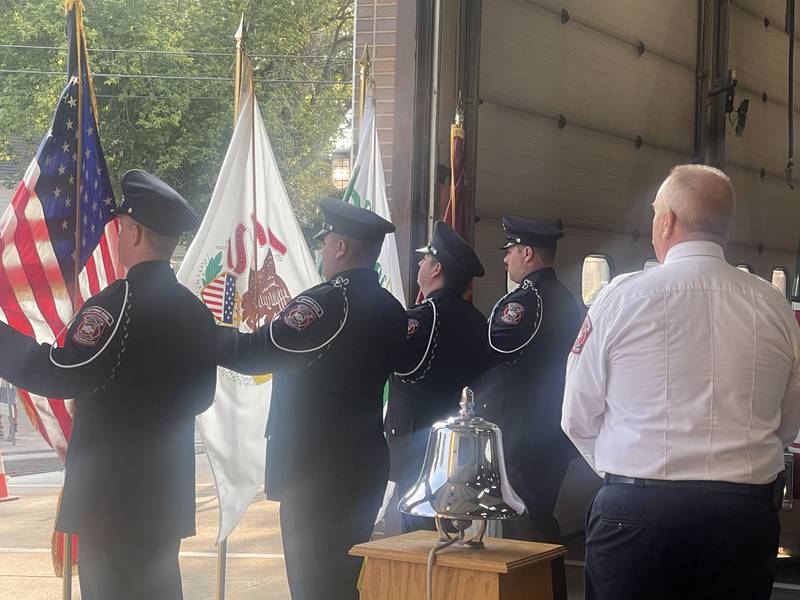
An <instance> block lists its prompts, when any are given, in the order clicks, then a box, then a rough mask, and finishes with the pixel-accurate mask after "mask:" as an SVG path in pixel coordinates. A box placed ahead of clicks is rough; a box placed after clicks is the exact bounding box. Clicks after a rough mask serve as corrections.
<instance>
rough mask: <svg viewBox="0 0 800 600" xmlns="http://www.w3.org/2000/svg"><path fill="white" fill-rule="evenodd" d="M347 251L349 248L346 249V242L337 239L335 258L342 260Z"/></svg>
mask: <svg viewBox="0 0 800 600" xmlns="http://www.w3.org/2000/svg"><path fill="white" fill-rule="evenodd" d="M349 250H350V248H348V247H347V240H343V239H342V238H339V239H338V240H337V241H336V254H335V256H336V258H343V257H344V256H345V255H346V254H347V252H348V251H349Z"/></svg>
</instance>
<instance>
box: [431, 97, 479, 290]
mask: <svg viewBox="0 0 800 600" xmlns="http://www.w3.org/2000/svg"><path fill="white" fill-rule="evenodd" d="M463 122H464V115H463V108H462V107H461V101H460V100H459V106H458V110H457V111H456V122H455V123H453V124H452V125H450V198H449V200H448V201H447V206H446V207H445V209H444V215H443V217H442V220H443V221H444V222H445V223H447V224H448V225H450V226H451V227H452V228H453V229H455V230H456V233H458V235H460V236H461V237H462V238H464V239H465V240H467V241H468V242H472V227H471V223H470V214H471V213H470V211H468V210H467V206H466V205H465V203H464V201H463V189H464V138H465V133H464V126H463ZM440 206H441V205H440ZM464 297H465V298H466V299H467V300H469V301H470V302H472V282H470V284H469V286H468V287H467V291H466V293H465V294H464ZM424 298H425V296H424V295H423V294H422V290H420V291H419V293H418V294H417V304H419V303H420V302H422V300H423V299H424Z"/></svg>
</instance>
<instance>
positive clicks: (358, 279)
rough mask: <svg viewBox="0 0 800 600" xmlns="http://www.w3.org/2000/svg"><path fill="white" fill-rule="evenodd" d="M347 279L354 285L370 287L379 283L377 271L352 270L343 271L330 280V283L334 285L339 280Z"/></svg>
mask: <svg viewBox="0 0 800 600" xmlns="http://www.w3.org/2000/svg"><path fill="white" fill-rule="evenodd" d="M340 277H341V278H342V279H347V280H348V282H349V283H350V284H351V285H352V284H355V285H369V284H371V283H375V284H377V283H378V272H377V271H376V270H375V269H350V270H349V271H342V272H341V273H337V274H336V275H334V276H333V277H331V278H330V280H329V282H330V283H333V282H334V281H336V280H337V279H339V278H340Z"/></svg>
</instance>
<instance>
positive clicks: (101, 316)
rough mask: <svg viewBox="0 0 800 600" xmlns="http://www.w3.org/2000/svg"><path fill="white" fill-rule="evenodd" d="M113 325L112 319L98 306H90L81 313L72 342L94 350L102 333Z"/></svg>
mask: <svg viewBox="0 0 800 600" xmlns="http://www.w3.org/2000/svg"><path fill="white" fill-rule="evenodd" d="M113 323H114V317H112V316H111V314H110V313H109V312H108V311H107V310H106V309H104V308H102V307H100V306H90V307H89V308H87V309H86V310H84V311H83V312H82V313H81V320H80V321H79V322H78V326H77V327H76V328H75V333H73V334H72V341H73V342H75V343H76V344H80V345H81V346H88V347H90V348H94V347H95V346H97V344H98V343H99V342H100V340H101V339H102V337H103V332H104V331H105V330H106V329H108V327H109V326H111V325H112V324H113Z"/></svg>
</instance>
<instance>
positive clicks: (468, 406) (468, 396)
mask: <svg viewBox="0 0 800 600" xmlns="http://www.w3.org/2000/svg"><path fill="white" fill-rule="evenodd" d="M458 418H459V419H461V420H462V421H471V420H472V419H474V418H475V392H473V391H472V388H470V387H465V388H464V389H463V390H462V391H461V410H460V411H459V413H458Z"/></svg>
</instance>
